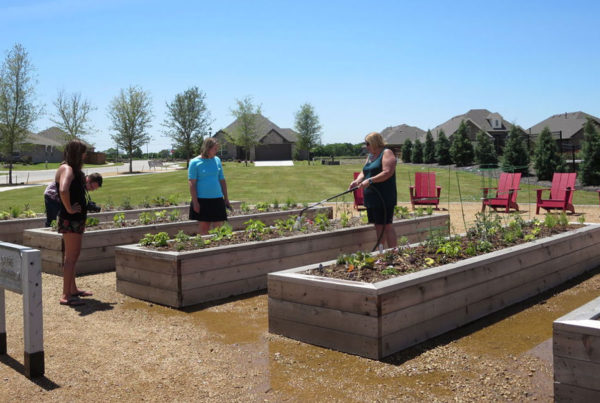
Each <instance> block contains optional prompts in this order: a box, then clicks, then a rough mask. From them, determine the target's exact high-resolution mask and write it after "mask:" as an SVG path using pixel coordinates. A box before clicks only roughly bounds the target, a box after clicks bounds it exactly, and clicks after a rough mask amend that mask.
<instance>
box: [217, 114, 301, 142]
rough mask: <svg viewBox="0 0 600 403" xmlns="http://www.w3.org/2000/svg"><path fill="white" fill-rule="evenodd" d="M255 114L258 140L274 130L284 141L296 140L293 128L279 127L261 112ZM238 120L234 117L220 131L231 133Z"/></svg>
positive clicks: (296, 135)
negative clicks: (233, 119)
mask: <svg viewBox="0 0 600 403" xmlns="http://www.w3.org/2000/svg"><path fill="white" fill-rule="evenodd" d="M255 116H256V127H257V132H258V141H261V140H262V139H263V138H264V137H265V136H266V135H267V134H269V133H270V132H271V131H275V132H276V133H278V134H279V135H280V136H281V137H283V138H284V139H285V140H286V141H288V142H290V143H295V142H296V141H297V140H298V133H297V132H295V131H294V130H292V129H282V128H281V127H279V126H277V125H276V124H275V123H273V122H271V121H270V120H269V119H267V118H266V117H264V116H263V115H261V114H256V115H255ZM238 120H239V119H236V120H235V121H233V123H231V124H230V125H229V126H227V127H226V128H224V129H221V130H220V131H223V132H225V133H227V134H233V132H235V130H236V128H237V127H238V125H239V123H238Z"/></svg>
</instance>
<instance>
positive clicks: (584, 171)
mask: <svg viewBox="0 0 600 403" xmlns="http://www.w3.org/2000/svg"><path fill="white" fill-rule="evenodd" d="M583 133H584V135H583V144H582V157H583V162H582V163H581V165H580V167H579V172H580V176H581V183H582V184H583V185H585V186H590V185H592V186H596V185H600V134H599V133H598V130H597V129H596V127H595V125H594V123H593V121H592V120H591V119H589V118H588V120H587V122H586V124H585V127H584V129H583Z"/></svg>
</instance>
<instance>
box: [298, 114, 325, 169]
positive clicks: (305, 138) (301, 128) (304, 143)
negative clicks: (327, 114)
mask: <svg viewBox="0 0 600 403" xmlns="http://www.w3.org/2000/svg"><path fill="white" fill-rule="evenodd" d="M295 128H296V131H297V132H298V143H297V144H298V148H299V149H300V150H305V151H306V154H307V156H308V160H309V163H310V151H311V150H312V149H313V148H314V147H315V146H316V145H317V144H319V143H321V124H320V123H319V116H318V115H317V113H316V112H315V108H314V107H313V106H312V105H311V104H309V103H305V104H304V105H302V106H300V110H298V112H296V123H295Z"/></svg>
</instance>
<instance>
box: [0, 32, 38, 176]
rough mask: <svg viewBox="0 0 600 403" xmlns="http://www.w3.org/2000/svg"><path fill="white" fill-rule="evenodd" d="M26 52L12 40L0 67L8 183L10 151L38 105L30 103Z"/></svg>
mask: <svg viewBox="0 0 600 403" xmlns="http://www.w3.org/2000/svg"><path fill="white" fill-rule="evenodd" d="M33 70H34V68H33V66H32V64H31V62H30V61H29V54H28V53H27V51H26V50H25V48H24V47H23V46H22V45H21V44H18V43H17V44H16V45H14V46H13V48H12V49H11V50H9V51H8V52H7V54H6V58H5V59H4V62H3V63H2V67H0V151H2V153H3V154H4V155H5V156H6V159H7V160H8V183H9V184H12V183H13V182H12V171H13V153H15V152H16V151H17V150H18V149H19V146H20V145H21V144H22V143H23V142H24V141H25V139H26V138H27V135H28V133H29V131H30V129H31V127H32V126H33V122H35V120H36V119H37V118H38V116H39V115H40V113H41V111H42V108H41V106H38V105H36V104H35V103H34V100H35V78H34V76H33Z"/></svg>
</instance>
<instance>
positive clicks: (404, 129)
mask: <svg viewBox="0 0 600 403" xmlns="http://www.w3.org/2000/svg"><path fill="white" fill-rule="evenodd" d="M380 134H381V137H383V140H384V141H385V142H386V143H387V144H404V142H405V141H406V140H408V139H410V140H411V141H415V140H416V139H419V140H423V139H424V138H425V135H426V134H427V133H426V132H425V131H424V130H422V129H419V128H418V127H416V126H409V125H406V124H401V125H398V126H390V127H386V128H385V129H383V130H382V131H381V133H380Z"/></svg>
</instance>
